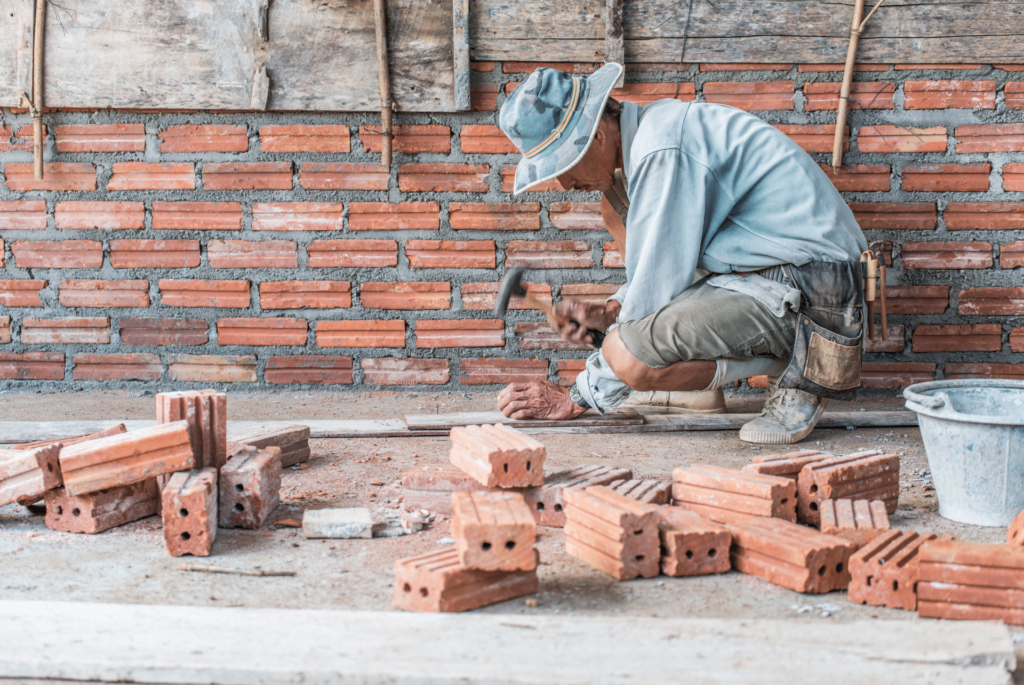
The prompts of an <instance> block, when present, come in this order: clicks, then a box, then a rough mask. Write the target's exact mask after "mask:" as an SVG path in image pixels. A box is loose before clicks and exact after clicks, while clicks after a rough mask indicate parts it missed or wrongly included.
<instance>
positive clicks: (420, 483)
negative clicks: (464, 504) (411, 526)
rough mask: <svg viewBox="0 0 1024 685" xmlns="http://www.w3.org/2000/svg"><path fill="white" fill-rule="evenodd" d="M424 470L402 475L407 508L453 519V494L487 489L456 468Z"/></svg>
mask: <svg viewBox="0 0 1024 685" xmlns="http://www.w3.org/2000/svg"><path fill="white" fill-rule="evenodd" d="M423 469H424V470H415V471H405V472H403V473H402V505H403V506H404V507H405V508H406V509H411V510H413V511H415V510H416V509H428V510H429V511H432V512H435V513H438V514H443V515H444V516H451V515H452V494H453V493H456V492H476V491H485V490H487V488H486V487H484V486H483V485H480V483H477V482H476V481H475V480H473V479H472V478H471V477H470V476H468V475H467V474H466V473H465V472H464V471H461V470H459V469H456V468H450V467H442V466H438V467H432V466H431V467H427V466H424V467H423ZM524 492H529V490H526V491H524Z"/></svg>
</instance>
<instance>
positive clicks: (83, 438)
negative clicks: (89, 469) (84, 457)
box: [10, 423, 128, 450]
mask: <svg viewBox="0 0 1024 685" xmlns="http://www.w3.org/2000/svg"><path fill="white" fill-rule="evenodd" d="M127 432H128V431H127V430H126V429H125V427H124V424H123V423H119V424H117V425H116V426H111V427H110V428H104V429H103V430H101V431H97V432H96V433H83V434H81V435H72V436H70V437H65V438H52V439H50V440H39V441H36V442H26V443H22V444H20V445H11V446H10V449H12V450H31V449H35V448H37V447H47V446H49V445H58V444H59V445H60V446H61V447H62V448H64V447H69V446H71V445H77V444H79V443H83V442H88V441H90V440H97V439H99V438H106V437H109V436H111V435H122V434H123V433H127Z"/></svg>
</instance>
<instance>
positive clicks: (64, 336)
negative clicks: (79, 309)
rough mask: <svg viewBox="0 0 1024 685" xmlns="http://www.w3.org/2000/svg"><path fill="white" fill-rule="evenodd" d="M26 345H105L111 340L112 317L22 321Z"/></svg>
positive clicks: (22, 336) (22, 331) (23, 339)
mask: <svg viewBox="0 0 1024 685" xmlns="http://www.w3.org/2000/svg"><path fill="white" fill-rule="evenodd" d="M21 342H22V343H24V344H25V345H74V344H83V345H89V344H91V345H105V344H107V343H109V342H110V319H108V318H107V317H103V318H101V319H79V318H74V319H32V318H26V319H25V320H24V321H22V322H21Z"/></svg>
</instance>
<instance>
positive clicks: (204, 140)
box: [159, 124, 249, 152]
mask: <svg viewBox="0 0 1024 685" xmlns="http://www.w3.org/2000/svg"><path fill="white" fill-rule="evenodd" d="M159 135H160V152H247V151H248V150H249V134H248V132H247V131H246V130H245V127H244V126H218V125H215V124H201V125H194V124H186V125H182V126H168V127H167V128H165V129H164V130H163V131H160V134H159Z"/></svg>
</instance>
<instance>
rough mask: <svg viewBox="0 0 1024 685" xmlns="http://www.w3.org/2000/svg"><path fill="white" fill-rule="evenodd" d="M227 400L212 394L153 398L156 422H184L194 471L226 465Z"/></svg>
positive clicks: (171, 394)
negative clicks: (192, 457)
mask: <svg viewBox="0 0 1024 685" xmlns="http://www.w3.org/2000/svg"><path fill="white" fill-rule="evenodd" d="M227 403H228V397H227V395H226V394H225V393H222V392H218V391H216V390H179V391H176V392H162V393H159V394H158V395H157V396H156V422H157V423H158V424H160V423H170V422H172V421H186V422H187V423H188V436H189V440H190V441H191V443H192V454H193V456H194V457H195V463H196V465H195V468H205V467H207V466H212V467H214V468H220V467H221V466H223V465H224V462H226V461H227V452H226V450H227V434H228V405H227Z"/></svg>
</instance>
